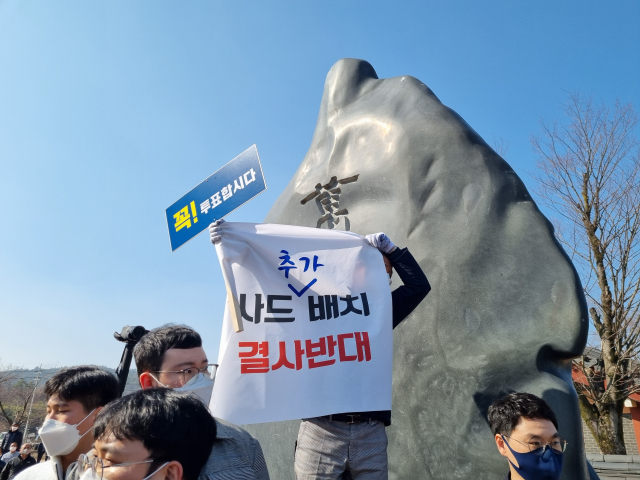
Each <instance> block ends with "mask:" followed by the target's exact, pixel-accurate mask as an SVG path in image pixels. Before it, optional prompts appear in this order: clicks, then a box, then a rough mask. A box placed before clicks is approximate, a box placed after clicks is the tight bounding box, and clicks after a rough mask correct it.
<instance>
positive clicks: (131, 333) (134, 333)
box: [113, 325, 149, 343]
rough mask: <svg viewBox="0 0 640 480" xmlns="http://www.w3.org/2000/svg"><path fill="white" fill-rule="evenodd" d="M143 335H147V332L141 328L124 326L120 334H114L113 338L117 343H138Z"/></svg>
mask: <svg viewBox="0 0 640 480" xmlns="http://www.w3.org/2000/svg"><path fill="white" fill-rule="evenodd" d="M145 333H149V331H148V330H147V329H146V328H144V327H143V326H140V325H138V326H136V327H130V326H129V325H125V326H124V327H122V331H121V332H120V333H118V332H115V333H114V334H113V336H114V337H115V339H116V340H118V341H119V342H126V343H138V342H139V341H140V339H141V338H142V336H143V335H144V334H145Z"/></svg>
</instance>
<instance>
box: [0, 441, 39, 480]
mask: <svg viewBox="0 0 640 480" xmlns="http://www.w3.org/2000/svg"><path fill="white" fill-rule="evenodd" d="M35 464H36V460H35V458H33V457H32V456H31V444H30V443H25V444H24V445H22V447H21V448H20V453H19V455H18V456H17V457H14V458H12V459H11V460H10V461H9V463H7V464H6V465H5V466H4V468H3V469H2V473H0V480H13V479H14V478H16V477H17V475H18V474H19V473H20V472H22V471H23V470H25V469H26V468H29V467H31V466H33V465H35Z"/></svg>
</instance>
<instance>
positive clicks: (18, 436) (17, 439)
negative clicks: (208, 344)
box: [2, 423, 22, 453]
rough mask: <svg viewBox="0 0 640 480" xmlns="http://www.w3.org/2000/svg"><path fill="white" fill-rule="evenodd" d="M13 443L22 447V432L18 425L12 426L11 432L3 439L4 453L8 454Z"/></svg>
mask: <svg viewBox="0 0 640 480" xmlns="http://www.w3.org/2000/svg"><path fill="white" fill-rule="evenodd" d="M12 443H15V444H16V445H18V447H20V445H22V432H21V431H20V426H19V424H17V423H14V424H13V425H11V431H10V432H9V434H8V435H6V436H5V437H4V438H3V439H2V453H7V452H8V451H9V446H10V445H11V444H12Z"/></svg>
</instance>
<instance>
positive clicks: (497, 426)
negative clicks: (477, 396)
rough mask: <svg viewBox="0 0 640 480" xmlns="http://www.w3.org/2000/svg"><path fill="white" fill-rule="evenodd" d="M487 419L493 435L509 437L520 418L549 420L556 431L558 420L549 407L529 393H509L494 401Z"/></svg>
mask: <svg viewBox="0 0 640 480" xmlns="http://www.w3.org/2000/svg"><path fill="white" fill-rule="evenodd" d="M487 417H488V420H489V427H491V433H493V435H496V434H500V435H505V436H509V435H511V432H512V430H513V429H514V428H515V427H516V425H518V422H519V421H520V418H527V419H529V420H535V419H542V420H549V421H550V422H551V423H553V426H554V427H556V430H557V429H558V420H557V419H556V414H555V413H553V410H551V407H550V406H549V405H548V404H547V402H545V401H544V400H543V399H541V398H540V397H536V396H535V395H532V394H531V393H522V392H519V393H518V392H517V393H510V394H509V395H507V396H506V397H502V398H501V399H500V400H496V401H495V402H493V404H491V406H490V407H489V412H488V414H487Z"/></svg>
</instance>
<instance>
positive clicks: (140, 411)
mask: <svg viewBox="0 0 640 480" xmlns="http://www.w3.org/2000/svg"><path fill="white" fill-rule="evenodd" d="M94 435H95V444H94V448H93V450H92V451H91V452H90V453H89V454H88V455H80V458H79V459H78V473H79V475H80V478H81V480H151V479H153V480H197V479H198V475H199V473H200V471H201V470H202V467H203V466H204V465H205V463H206V462H207V458H208V457H209V454H210V452H211V449H212V447H213V445H214V442H215V441H216V440H215V439H216V421H215V420H214V419H213V417H212V416H211V414H210V413H209V411H208V409H207V407H206V406H205V405H204V404H203V403H202V402H201V401H199V400H198V399H197V398H195V397H194V396H193V395H190V394H188V393H181V392H177V391H175V390H169V389H166V388H153V389H148V390H139V391H137V392H135V393H133V394H131V395H127V396H126V397H123V398H121V399H119V400H117V401H115V402H113V403H111V404H109V405H107V406H106V407H105V408H104V410H103V411H102V412H100V415H98V418H97V420H96V423H95V427H94ZM228 478H231V477H228Z"/></svg>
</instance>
